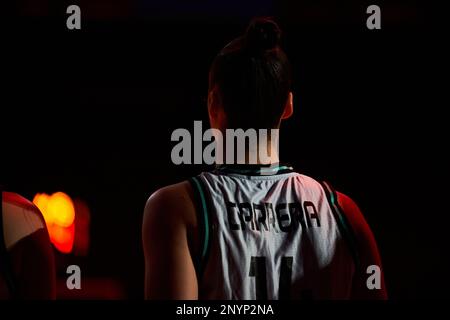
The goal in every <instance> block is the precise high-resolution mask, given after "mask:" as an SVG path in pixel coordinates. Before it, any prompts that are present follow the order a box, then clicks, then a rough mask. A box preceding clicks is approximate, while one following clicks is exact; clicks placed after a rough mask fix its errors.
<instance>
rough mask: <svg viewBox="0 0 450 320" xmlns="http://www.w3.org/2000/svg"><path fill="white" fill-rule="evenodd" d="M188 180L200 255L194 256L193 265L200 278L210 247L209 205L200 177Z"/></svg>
mask: <svg viewBox="0 0 450 320" xmlns="http://www.w3.org/2000/svg"><path fill="white" fill-rule="evenodd" d="M189 182H190V184H191V186H192V190H193V194H194V205H195V211H196V216H197V221H198V226H199V228H198V230H199V239H200V255H199V256H197V257H195V259H194V266H195V271H196V273H197V278H198V280H200V279H201V277H202V275H203V272H204V270H205V267H206V262H207V260H208V256H209V251H210V247H211V216H210V210H211V207H210V205H209V201H208V198H207V196H206V195H207V194H206V188H205V186H204V184H203V182H202V180H201V178H200V177H192V178H190V179H189Z"/></svg>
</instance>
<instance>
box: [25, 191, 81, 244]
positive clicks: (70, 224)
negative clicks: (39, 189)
mask: <svg viewBox="0 0 450 320" xmlns="http://www.w3.org/2000/svg"><path fill="white" fill-rule="evenodd" d="M33 203H34V204H35V205H36V206H37V207H38V208H39V210H40V211H41V212H42V215H43V216H44V219H45V223H46V224H47V229H48V233H49V236H50V241H51V242H52V243H53V245H54V246H55V248H56V249H58V250H59V251H61V252H62V253H70V252H71V251H72V248H73V243H74V238H75V223H74V221H75V208H74V204H73V201H72V199H71V198H70V197H69V196H68V195H67V194H65V193H63V192H56V193H54V194H52V195H51V196H49V195H47V194H45V193H42V194H41V193H38V194H36V195H35V197H34V199H33Z"/></svg>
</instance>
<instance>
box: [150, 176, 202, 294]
mask: <svg viewBox="0 0 450 320" xmlns="http://www.w3.org/2000/svg"><path fill="white" fill-rule="evenodd" d="M195 225H196V219H195V207H194V205H193V201H192V190H191V188H190V185H189V183H188V182H183V183H179V184H177V185H172V186H168V187H165V188H162V189H160V190H158V191H156V192H155V193H154V194H153V195H152V196H151V197H150V198H149V199H148V201H147V204H146V206H145V210H144V220H143V226H142V241H143V248H144V255H145V298H146V299H183V300H184V299H186V300H188V299H197V298H198V286H197V276H196V273H195V268H194V263H193V259H192V257H191V250H192V248H191V249H190V245H191V247H193V246H192V243H193V242H195V239H194V240H193V239H191V237H190V235H192V234H195V229H196V227H195Z"/></svg>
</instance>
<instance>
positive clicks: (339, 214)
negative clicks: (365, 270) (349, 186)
mask: <svg viewBox="0 0 450 320" xmlns="http://www.w3.org/2000/svg"><path fill="white" fill-rule="evenodd" d="M320 184H321V185H322V188H323V189H324V191H325V194H326V196H327V200H328V203H329V205H330V208H331V212H332V214H333V216H334V218H335V220H336V223H337V226H338V228H339V231H340V232H341V234H342V236H343V237H344V239H345V241H346V242H347V244H348V247H349V249H350V252H351V254H352V257H353V261H354V263H355V267H356V268H359V266H360V258H359V252H358V246H357V241H356V236H355V233H354V231H353V229H352V227H351V224H350V223H349V221H348V218H347V216H346V215H345V212H344V210H342V208H341V206H340V205H339V203H338V198H337V197H338V196H337V192H336V190H335V189H334V188H333V187H332V186H331V184H330V183H328V182H326V181H322V182H320Z"/></svg>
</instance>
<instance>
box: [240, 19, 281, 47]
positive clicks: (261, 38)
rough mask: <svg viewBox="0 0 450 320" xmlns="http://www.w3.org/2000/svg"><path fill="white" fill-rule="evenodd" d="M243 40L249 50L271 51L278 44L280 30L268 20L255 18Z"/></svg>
mask: <svg viewBox="0 0 450 320" xmlns="http://www.w3.org/2000/svg"><path fill="white" fill-rule="evenodd" d="M245 38H246V40H247V46H248V48H249V49H251V50H256V51H265V50H271V49H273V48H275V47H277V46H278V44H279V43H280V39H281V30H280V28H279V27H278V25H277V24H276V23H275V22H274V21H273V20H272V19H270V18H255V19H253V20H252V21H251V22H250V25H249V26H248V28H247V32H246V34H245Z"/></svg>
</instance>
